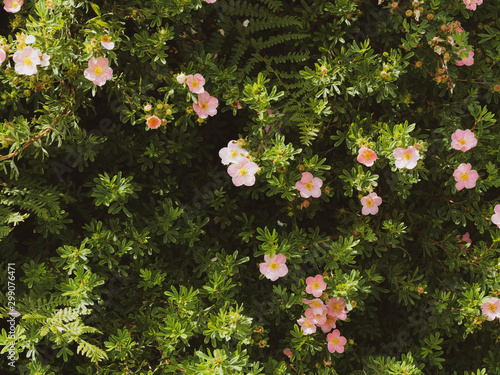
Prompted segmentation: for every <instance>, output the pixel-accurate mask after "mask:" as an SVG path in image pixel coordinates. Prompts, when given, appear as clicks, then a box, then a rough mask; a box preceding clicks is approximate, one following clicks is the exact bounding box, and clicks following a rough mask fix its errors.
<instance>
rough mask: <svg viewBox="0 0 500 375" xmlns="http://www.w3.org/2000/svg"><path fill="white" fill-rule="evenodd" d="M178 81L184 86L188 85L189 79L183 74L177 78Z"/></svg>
mask: <svg viewBox="0 0 500 375" xmlns="http://www.w3.org/2000/svg"><path fill="white" fill-rule="evenodd" d="M176 79H177V82H179V83H180V84H181V85H182V84H184V83H186V79H187V77H186V75H185V74H184V73H181V74H179V75H178V76H177V78H176Z"/></svg>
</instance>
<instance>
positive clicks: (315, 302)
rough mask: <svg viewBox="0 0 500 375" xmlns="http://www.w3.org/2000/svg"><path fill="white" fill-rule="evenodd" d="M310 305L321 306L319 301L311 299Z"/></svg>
mask: <svg viewBox="0 0 500 375" xmlns="http://www.w3.org/2000/svg"><path fill="white" fill-rule="evenodd" d="M312 305H313V307H320V306H321V302H319V301H313V303H312Z"/></svg>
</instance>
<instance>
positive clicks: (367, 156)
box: [365, 151, 372, 159]
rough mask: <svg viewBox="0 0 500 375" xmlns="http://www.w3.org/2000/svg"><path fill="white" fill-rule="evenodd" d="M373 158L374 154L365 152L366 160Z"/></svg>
mask: <svg viewBox="0 0 500 375" xmlns="http://www.w3.org/2000/svg"><path fill="white" fill-rule="evenodd" d="M371 158H372V153H371V152H370V151H366V152H365V159H371Z"/></svg>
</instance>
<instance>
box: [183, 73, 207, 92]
mask: <svg viewBox="0 0 500 375" xmlns="http://www.w3.org/2000/svg"><path fill="white" fill-rule="evenodd" d="M177 78H179V77H177ZM187 84H188V86H189V91H191V92H193V93H195V94H201V93H202V92H204V91H205V89H204V88H203V85H204V84H205V78H203V76H202V75H201V74H199V73H196V74H195V75H194V76H193V75H192V74H190V75H188V76H187Z"/></svg>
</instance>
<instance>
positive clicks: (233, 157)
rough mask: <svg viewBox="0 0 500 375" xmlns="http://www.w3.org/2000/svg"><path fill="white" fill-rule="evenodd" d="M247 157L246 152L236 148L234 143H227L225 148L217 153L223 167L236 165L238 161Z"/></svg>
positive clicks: (238, 147)
mask: <svg viewBox="0 0 500 375" xmlns="http://www.w3.org/2000/svg"><path fill="white" fill-rule="evenodd" d="M247 155H248V151H247V150H245V149H244V148H241V147H240V146H238V143H237V142H236V141H229V143H228V144H227V147H223V148H221V149H220V151H219V156H220V158H221V162H222V164H224V165H228V164H231V163H236V162H238V160H240V159H241V158H244V157H245V156H247Z"/></svg>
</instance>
